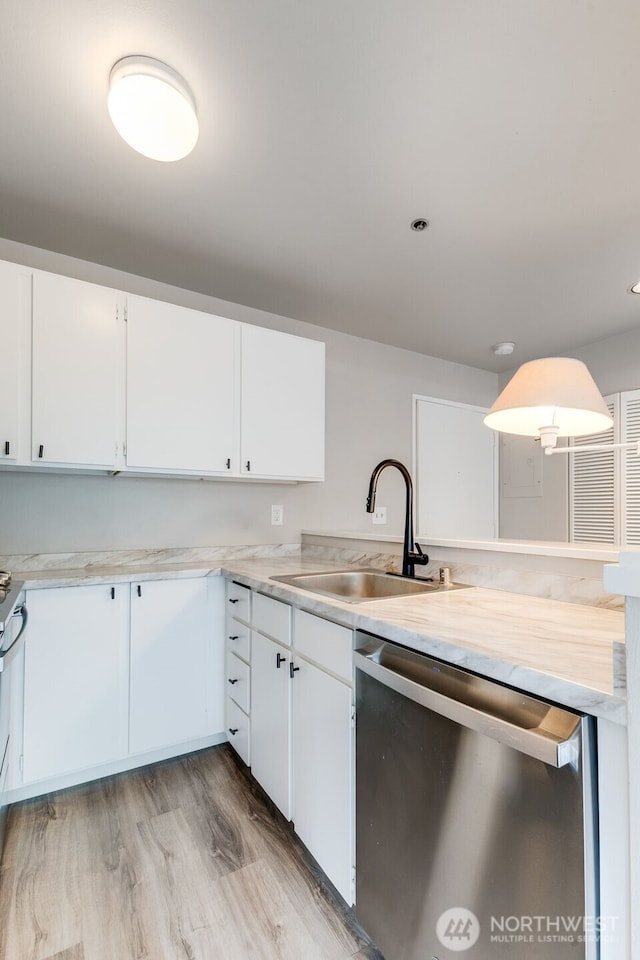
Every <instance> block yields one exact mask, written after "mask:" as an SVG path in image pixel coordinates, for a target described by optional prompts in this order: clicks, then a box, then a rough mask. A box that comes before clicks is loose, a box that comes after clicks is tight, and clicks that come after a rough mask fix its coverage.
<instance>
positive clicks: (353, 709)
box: [351, 707, 356, 728]
mask: <svg viewBox="0 0 640 960" xmlns="http://www.w3.org/2000/svg"><path fill="white" fill-rule="evenodd" d="M355 725H356V708H355V707H351V726H352V727H354V728H355Z"/></svg>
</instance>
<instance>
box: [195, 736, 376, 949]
mask: <svg viewBox="0 0 640 960" xmlns="http://www.w3.org/2000/svg"><path fill="white" fill-rule="evenodd" d="M213 750H217V751H219V753H218V755H217V756H215V757H214V756H212V753H211V751H206V752H204V751H202V752H200V753H196V754H191V755H190V756H189V757H188V758H185V760H188V761H189V763H190V766H191V767H192V768H194V776H192V777H190V778H188V782H189V783H190V784H193V783H198V784H199V787H200V789H201V791H202V795H201V796H200V797H198V798H197V799H198V802H197V807H196V809H197V810H200V809H204V800H203V797H204V795H205V794H206V795H207V796H208V797H209V798H215V807H216V809H217V810H219V811H221V813H222V815H223V816H224V817H226V818H228V820H229V821H230V822H231V823H235V825H236V827H237V832H238V833H239V834H240V837H241V839H242V844H243V846H244V859H245V863H246V864H249V863H252V862H256V861H257V860H265V861H266V862H267V863H269V865H270V866H271V868H272V869H273V871H274V873H275V875H276V876H277V878H278V882H279V883H280V884H281V885H282V886H283V888H284V889H285V890H286V892H287V896H288V897H290V898H291V900H292V901H293V903H294V904H295V905H296V909H297V910H298V911H299V912H300V913H301V914H310V912H311V911H312V910H313V911H315V913H316V914H317V916H321V917H323V922H324V923H326V924H329V926H330V927H331V928H332V932H333V935H334V936H335V937H336V938H337V939H338V940H339V941H340V942H341V943H342V945H343V949H344V953H345V955H346V956H351V955H352V954H353V953H355V952H356V951H357V950H359V949H360V948H361V947H362V946H363V945H365V944H366V943H367V942H368V939H367V938H366V935H364V933H363V932H362V931H360V930H359V928H358V927H357V925H355V924H354V923H353V920H352V918H351V915H350V912H349V911H347V909H346V907H345V906H344V904H343V901H341V900H338V899H337V898H336V897H335V896H334V895H333V893H332V892H331V891H330V888H329V885H328V883H327V881H326V878H325V877H324V874H323V873H322V871H321V870H320V869H319V868H318V865H317V864H316V862H315V861H314V860H313V858H312V857H311V856H310V855H309V853H308V852H307V851H306V850H305V848H304V847H303V845H302V844H301V843H300V841H299V840H298V839H297V837H295V835H294V834H293V831H292V828H291V825H290V824H288V823H287V822H286V821H285V820H284V818H283V817H282V815H281V814H280V813H279V812H278V811H277V810H276V808H275V807H274V805H273V804H272V803H271V801H269V800H268V799H267V798H266V797H265V794H264V792H263V791H262V789H261V787H260V786H259V785H258V784H257V782H256V781H255V780H254V779H253V777H250V776H248V775H247V774H246V773H245V772H244V771H243V769H242V768H241V766H240V765H239V761H236V759H235V756H234V755H233V753H232V751H231V749H230V748H229V747H227V746H222V747H215V748H213ZM185 779H187V778H185ZM210 823H211V820H210V818H201V817H196V818H195V820H194V821H193V828H194V830H196V831H197V832H198V833H199V835H200V841H201V843H202V844H205V843H206V842H207V836H206V831H207V830H208V829H209V826H210ZM203 831H204V832H203Z"/></svg>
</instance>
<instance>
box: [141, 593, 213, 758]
mask: <svg viewBox="0 0 640 960" xmlns="http://www.w3.org/2000/svg"><path fill="white" fill-rule="evenodd" d="M215 622H216V621H215V620H214V619H213V618H211V619H210V618H209V616H208V604H207V580H206V579H203V578H201V579H188V580H187V579H185V580H151V581H146V582H144V583H134V584H132V585H131V676H130V701H129V723H130V726H129V751H130V752H131V753H140V752H142V751H145V750H154V749H156V748H160V747H164V746H168V745H169V744H173V743H180V742H182V741H187V740H195V739H198V738H199V737H204V736H206V735H207V734H210V733H218V732H220V731H221V729H222V718H221V716H220V717H218V707H217V704H218V702H219V704H220V708H221V705H222V689H221V688H222V684H221V683H220V677H221V674H222V668H220V669H219V670H218V673H217V676H215V677H214V672H215V666H214V662H213V661H214V653H213V651H214V648H217V647H218V646H220V647H222V644H223V630H222V627H220V628H219V629H217V630H216V627H215V626H214V624H215ZM220 622H222V621H220ZM218 635H219V636H218ZM216 681H217V685H218V687H219V688H220V693H219V696H218V697H217V698H216V697H215V687H214V684H215V683H216ZM212 712H213V716H212ZM214 718H215V719H214ZM214 724H215V725H216V726H217V729H214V726H213V725H214Z"/></svg>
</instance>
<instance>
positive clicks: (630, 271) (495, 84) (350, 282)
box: [0, 0, 640, 371]
mask: <svg viewBox="0 0 640 960" xmlns="http://www.w3.org/2000/svg"><path fill="white" fill-rule="evenodd" d="M639 28H640V4H639V3H638V2H637V0H565V2H563V3H558V2H557V0H519V2H518V3H514V2H513V0H483V2H482V3H478V2H473V0H393V2H391V0H179V2H176V0H49V2H47V3H43V2H42V0H3V4H2V31H1V33H0V77H1V80H2V82H1V83H0V117H1V118H2V122H1V128H0V129H1V130H2V136H1V139H0V236H4V237H7V238H9V239H12V240H17V241H21V242H23V243H27V244H32V245H35V246H39V247H44V248H47V249H51V250H56V251H59V252H61V253H65V254H69V255H71V256H75V257H80V258H82V259H85V260H91V261H96V262H98V263H103V264H108V265H110V266H112V267H116V268H119V269H122V270H126V271H129V272H131V273H135V274H140V275H143V276H148V277H153V278H156V279H159V280H163V281H165V282H167V283H171V284H175V285H178V286H181V287H185V288H187V289H191V290H197V291H201V292H204V293H209V294H212V295H215V296H217V297H221V298H223V299H226V300H231V301H234V302H237V303H243V304H247V305H250V306H254V307H258V308H261V309H263V310H268V311H271V312H274V313H278V314H283V315H285V316H289V317H295V318H297V319H299V320H306V321H309V322H311V323H316V324H320V325H321V326H324V327H328V328H332V329H337V330H342V331H345V332H347V333H351V334H354V335H357V336H361V337H367V338H369V339H372V340H379V341H382V342H385V343H392V344H395V345H397V346H401V347H406V348H408V349H411V350H417V351H420V352H422V353H426V354H431V355H432V356H437V357H445V358H447V359H450V360H456V361H459V362H462V363H467V364H471V365H473V366H476V367H481V368H484V369H487V370H498V371H499V370H502V369H505V368H507V367H512V366H513V365H514V364H515V363H516V362H522V361H524V360H527V359H531V358H532V357H537V356H545V355H550V354H554V353H569V354H570V353H571V350H572V349H574V348H576V347H577V346H580V345H583V344H586V343H590V342H593V341H597V340H599V339H602V338H604V337H608V336H611V335H613V334H616V333H621V332H623V331H627V330H630V329H633V328H635V327H638V326H640V296H634V295H631V294H629V293H628V288H629V286H630V285H631V284H632V283H634V282H635V281H636V280H638V279H640V135H639V133H638V129H637V122H636V113H637V110H638V104H639V102H640V56H639V55H638V39H637V38H638V36H639V35H640V29H639ZM130 54H146V55H148V56H153V57H156V58H158V59H160V60H164V61H165V62H167V63H169V64H170V65H171V66H172V67H173V68H174V69H176V70H177V71H179V72H180V73H181V74H182V75H183V76H184V77H185V79H186V80H187V82H188V84H189V85H190V86H191V88H192V90H193V92H194V95H195V99H196V102H197V105H198V113H199V118H200V127H201V133H200V139H199V142H198V144H197V146H196V149H195V150H194V152H193V153H192V154H191V155H190V156H189V157H187V158H186V159H185V160H182V161H180V162H178V163H174V164H162V163H157V162H154V161H152V160H148V159H146V158H144V157H142V156H140V155H138V154H136V153H134V152H133V151H132V150H131V149H130V148H129V147H128V146H127V145H126V144H125V143H124V141H122V140H121V139H120V138H119V136H118V135H117V133H116V132H115V130H114V128H113V127H112V125H111V123H110V120H109V117H108V114H107V109H106V93H107V81H108V75H109V71H110V69H111V66H112V65H113V63H114V62H115V61H116V60H118V59H120V58H121V57H123V56H127V55H130ZM416 217H425V218H427V219H428V220H429V221H430V226H429V228H428V229H427V230H425V231H423V232H422V233H415V232H414V231H412V230H411V229H410V223H411V221H412V220H413V219H414V218H416ZM500 340H515V341H516V342H517V345H518V347H517V351H516V353H515V354H514V356H513V357H507V358H503V359H498V358H496V357H494V355H493V353H492V351H491V345H492V344H493V343H495V342H497V341H500Z"/></svg>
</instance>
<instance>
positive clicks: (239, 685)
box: [226, 653, 251, 713]
mask: <svg viewBox="0 0 640 960" xmlns="http://www.w3.org/2000/svg"><path fill="white" fill-rule="evenodd" d="M250 677H251V671H250V669H249V666H248V664H246V663H245V662H244V660H240V659H239V658H238V657H236V656H234V654H233V653H227V676H226V690H227V696H228V697H231V699H232V700H235V702H236V703H237V704H238V706H239V707H241V708H242V709H243V710H244V712H245V713H249V704H250V703H251V698H250Z"/></svg>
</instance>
